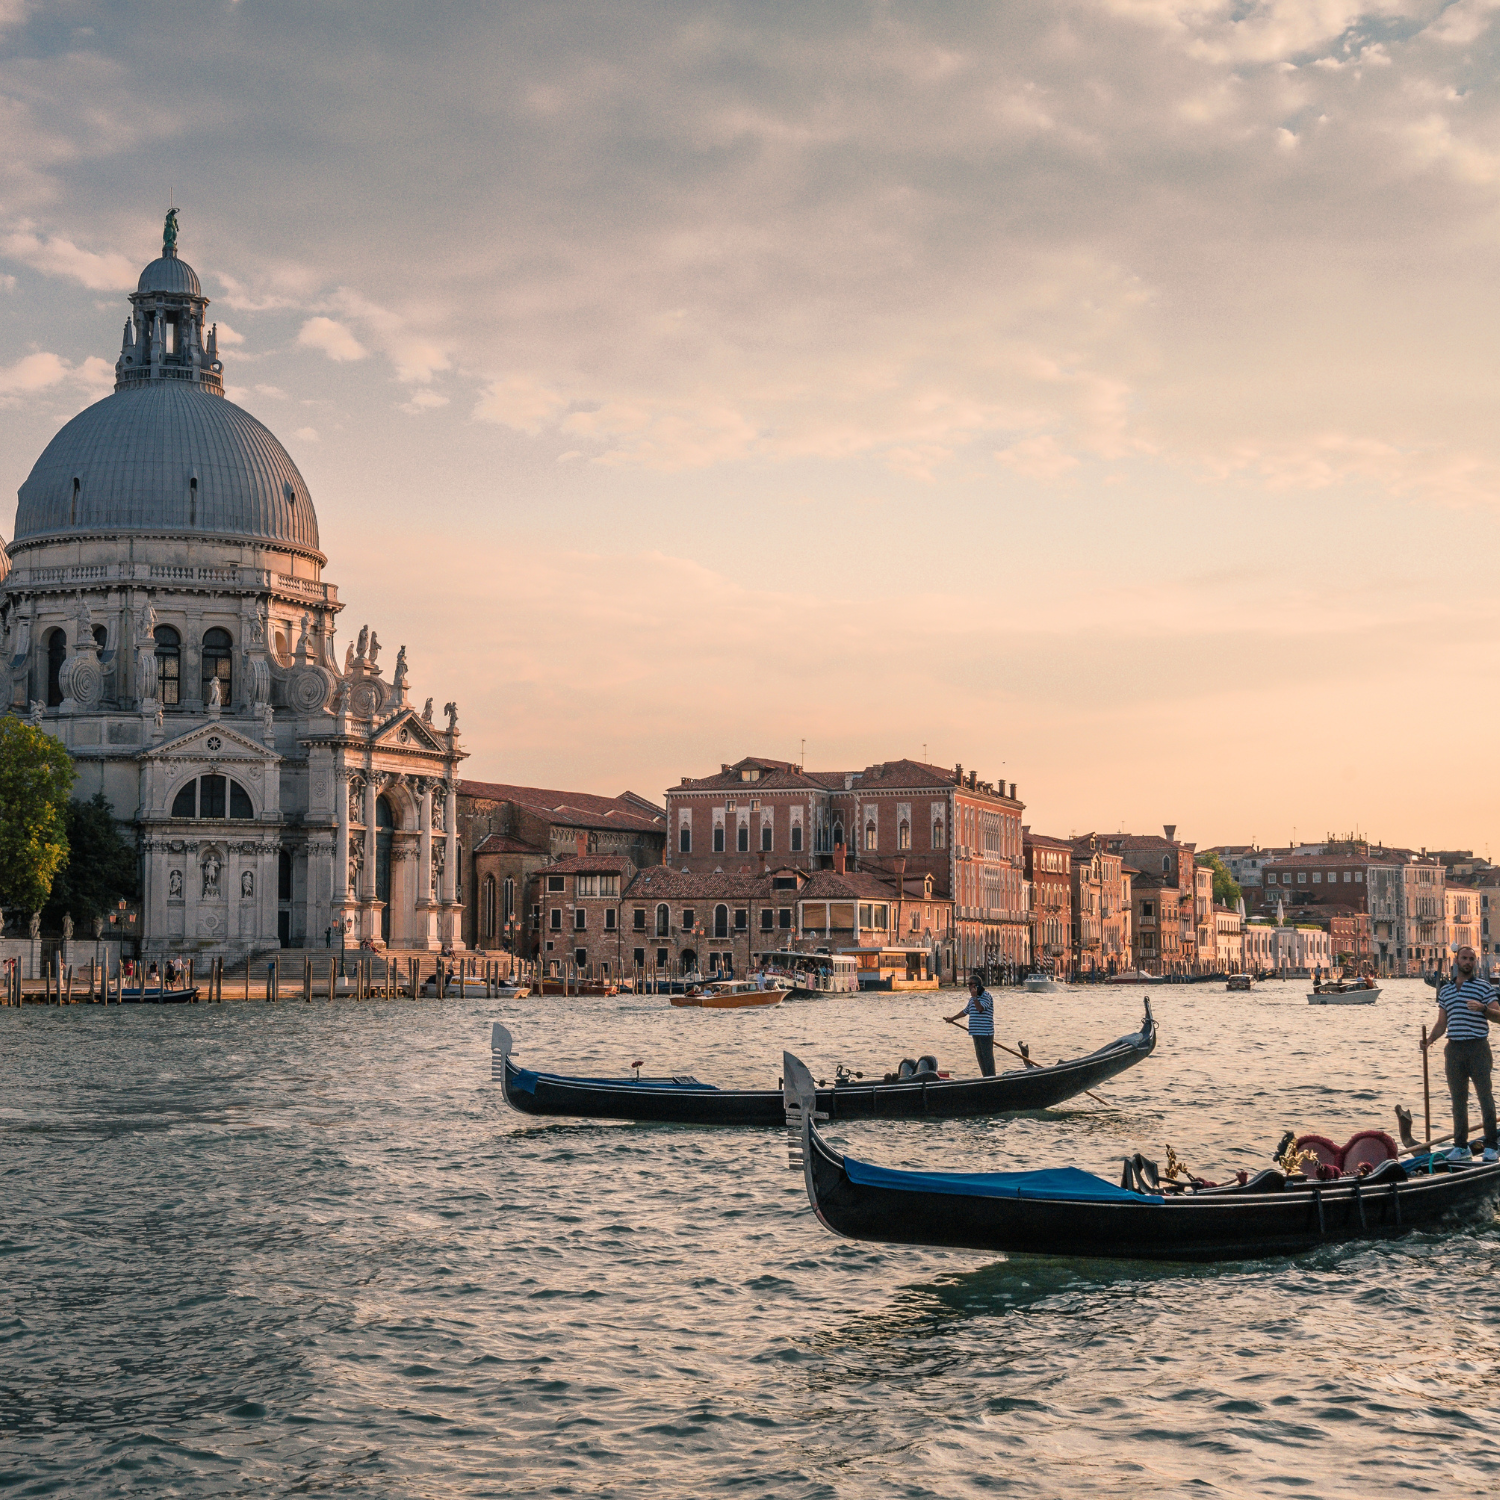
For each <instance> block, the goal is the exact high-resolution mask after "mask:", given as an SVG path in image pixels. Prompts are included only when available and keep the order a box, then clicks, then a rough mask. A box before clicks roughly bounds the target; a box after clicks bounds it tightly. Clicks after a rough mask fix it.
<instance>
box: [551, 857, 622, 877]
mask: <svg viewBox="0 0 1500 1500" xmlns="http://www.w3.org/2000/svg"><path fill="white" fill-rule="evenodd" d="M629 868H631V864H630V861H629V860H628V859H626V858H625V856H624V855H622V854H567V855H564V856H563V857H562V858H561V859H555V860H553V861H552V863H551V864H550V865H548V866H547V868H546V871H545V872H544V873H546V874H548V875H591V874H595V873H597V874H601V875H623V874H624V873H625V871H626V870H627V869H629Z"/></svg>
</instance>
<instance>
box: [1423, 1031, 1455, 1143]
mask: <svg viewBox="0 0 1500 1500" xmlns="http://www.w3.org/2000/svg"><path fill="white" fill-rule="evenodd" d="M1422 1120H1423V1122H1424V1123H1425V1124H1426V1126H1427V1149H1428V1150H1429V1151H1431V1150H1432V1084H1431V1082H1430V1081H1429V1079H1428V1076H1427V1024H1426V1022H1425V1021H1424V1022H1423V1023H1422ZM1450 1139H1451V1137H1450Z"/></svg>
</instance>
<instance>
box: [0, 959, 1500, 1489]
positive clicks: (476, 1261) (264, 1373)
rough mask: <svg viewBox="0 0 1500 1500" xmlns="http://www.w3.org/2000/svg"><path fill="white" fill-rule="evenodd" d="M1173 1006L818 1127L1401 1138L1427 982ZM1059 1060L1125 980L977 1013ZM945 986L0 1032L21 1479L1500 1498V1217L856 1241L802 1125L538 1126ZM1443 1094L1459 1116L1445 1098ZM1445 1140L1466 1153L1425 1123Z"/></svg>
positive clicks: (918, 1006)
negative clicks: (1067, 1084) (560, 1092)
mask: <svg viewBox="0 0 1500 1500" xmlns="http://www.w3.org/2000/svg"><path fill="white" fill-rule="evenodd" d="M1305 990H1306V985H1304V984H1295V983H1287V984H1275V983H1273V984H1268V985H1265V986H1262V987H1260V988H1259V989H1257V990H1256V991H1255V992H1253V993H1252V994H1250V995H1229V994H1226V993H1225V992H1224V990H1223V989H1222V988H1219V987H1215V986H1210V985H1200V986H1188V987H1171V988H1166V989H1161V990H1155V991H1153V992H1152V995H1153V1002H1154V1004H1155V1007H1156V1011H1157V1015H1158V1019H1159V1021H1160V1023H1161V1045H1160V1047H1159V1049H1158V1051H1157V1054H1156V1056H1155V1057H1154V1058H1152V1059H1151V1060H1150V1061H1148V1062H1147V1063H1145V1064H1144V1065H1142V1066H1141V1067H1139V1068H1137V1069H1136V1070H1134V1071H1133V1072H1131V1073H1128V1074H1126V1075H1125V1076H1123V1077H1121V1078H1119V1079H1117V1080H1115V1081H1114V1082H1112V1083H1110V1084H1108V1085H1107V1086H1106V1087H1105V1088H1104V1089H1103V1091H1102V1092H1103V1093H1104V1094H1105V1096H1106V1098H1107V1099H1108V1101H1109V1108H1107V1109H1102V1108H1100V1107H1099V1106H1097V1105H1094V1104H1091V1103H1088V1102H1087V1101H1083V1102H1081V1103H1080V1104H1079V1105H1078V1106H1077V1107H1065V1108H1063V1109H1059V1110H1057V1111H1053V1112H1051V1113H1049V1114H1047V1115H1044V1116H1036V1117H1028V1118H1023V1119H1015V1120H1010V1121H999V1120H993V1121H982V1122H973V1123H959V1124H954V1123H949V1124H938V1123H913V1124H877V1123H870V1124H864V1125H852V1126H836V1127H834V1130H833V1134H834V1138H835V1139H836V1140H837V1141H838V1142H839V1143H840V1144H841V1145H842V1146H843V1147H845V1148H846V1149H848V1150H850V1151H852V1152H854V1153H855V1154H858V1155H861V1156H864V1157H867V1158H869V1159H872V1160H875V1161H879V1162H885V1163H890V1164H893V1165H900V1166H914V1167H915V1166H923V1167H933V1168H949V1169H960V1168H962V1169H981V1168H990V1169H1005V1168H1010V1167H1035V1166H1048V1165H1055V1164H1062V1163H1072V1164H1077V1165H1079V1166H1082V1167H1086V1168H1091V1169H1094V1170H1097V1171H1099V1172H1101V1173H1103V1174H1104V1175H1106V1176H1111V1177H1113V1176H1115V1175H1117V1173H1118V1170H1119V1159H1120V1157H1121V1156H1122V1155H1124V1154H1125V1153H1127V1152H1129V1151H1133V1150H1136V1149H1140V1150H1143V1151H1145V1152H1146V1153H1147V1154H1149V1155H1151V1156H1154V1157H1156V1158H1158V1159H1161V1158H1163V1157H1164V1156H1165V1148H1166V1145H1167V1144H1168V1143H1169V1142H1170V1143H1171V1145H1172V1146H1173V1147H1174V1148H1175V1149H1176V1150H1177V1152H1178V1154H1179V1155H1180V1156H1181V1157H1182V1158H1183V1159H1184V1160H1185V1161H1186V1162H1187V1163H1188V1164H1189V1165H1190V1166H1192V1167H1193V1168H1194V1169H1195V1170H1197V1171H1199V1172H1202V1173H1204V1174H1206V1175H1209V1176H1214V1175H1218V1174H1220V1173H1222V1172H1227V1171H1228V1170H1229V1169H1231V1168H1233V1167H1236V1166H1243V1167H1247V1168H1255V1167H1258V1166H1261V1165H1264V1164H1266V1162H1267V1161H1268V1159H1269V1153H1270V1152H1271V1150H1272V1148H1273V1147H1274V1146H1275V1144H1276V1142H1277V1140H1278V1138H1279V1136H1280V1135H1281V1133H1282V1131H1283V1129H1285V1128H1296V1129H1298V1130H1316V1131H1319V1132H1321V1133H1323V1134H1325V1135H1329V1136H1332V1137H1334V1138H1335V1139H1336V1140H1340V1141H1342V1140H1343V1139H1345V1138H1346V1137H1347V1136H1348V1135H1349V1134H1350V1133H1352V1132H1353V1131H1354V1130H1356V1129H1359V1128H1362V1127H1368V1126H1382V1127H1385V1128H1388V1129H1389V1128H1391V1127H1392V1125H1393V1114H1392V1109H1393V1106H1394V1105H1395V1104H1396V1103H1398V1102H1401V1103H1405V1104H1406V1105H1408V1106H1409V1107H1412V1108H1413V1109H1414V1110H1415V1111H1416V1114H1417V1119H1418V1122H1419V1128H1420V1120H1421V1102H1422V1099H1421V1067H1420V1061H1419V1057H1418V1053H1417V1048H1416V1040H1417V1031H1418V1027H1419V1025H1420V1023H1421V1021H1422V1019H1424V1018H1425V1017H1426V1016H1427V1014H1428V1011H1429V1009H1430V994H1431V992H1430V991H1428V990H1426V989H1425V988H1424V987H1423V986H1422V985H1421V984H1420V983H1417V982H1403V981H1397V982H1393V983H1390V984H1388V985H1387V987H1386V989H1385V993H1384V994H1383V995H1382V996H1381V998H1380V1001H1379V1002H1378V1003H1377V1004H1376V1005H1375V1006H1372V1007H1367V1008H1359V1009H1334V1008H1318V1009H1314V1008H1311V1007H1309V1006H1308V1005H1307V1003H1306V1000H1305ZM999 1001H1000V1004H999V1013H1000V1020H999V1027H998V1031H999V1037H1000V1039H1001V1040H1002V1041H1008V1042H1009V1041H1014V1040H1015V1039H1017V1038H1024V1039H1025V1040H1026V1041H1027V1042H1028V1043H1029V1044H1030V1046H1031V1050H1032V1054H1033V1056H1034V1057H1037V1058H1039V1059H1041V1060H1042V1061H1045V1062H1051V1061H1053V1060H1054V1059H1056V1058H1058V1057H1062V1056H1064V1055H1072V1054H1076V1053H1079V1052H1082V1051H1086V1050H1089V1049H1091V1048H1093V1047H1094V1046H1096V1045H1098V1044H1100V1043H1102V1042H1105V1041H1107V1040H1109V1039H1111V1038H1113V1037H1115V1036H1118V1035H1120V1034H1122V1033H1124V1032H1127V1031H1131V1030H1134V1029H1135V1027H1136V1025H1137V1023H1138V1020H1139V1015H1140V1010H1139V1007H1140V992H1139V991H1137V990H1130V989H1087V990H1070V991H1065V992H1063V993H1061V994H1057V995H1050V996H1026V995H1022V994H1018V993H1015V992H1011V991H1005V992H1001V993H1000V995H999ZM960 1003H961V998H960V997H959V996H957V995H955V994H953V993H951V992H945V993H944V994H941V995H932V994H919V995H910V996H879V997H872V998H863V997H862V998H840V999H834V1000H826V1001H819V1002H805V1003H789V1004H786V1005H783V1006H781V1007H780V1008H779V1009H776V1010H773V1011H769V1012H762V1013H753V1012H752V1013H740V1014H735V1013H718V1014H712V1013H709V1014H705V1013H702V1012H687V1011H674V1010H672V1009H671V1008H670V1007H669V1006H668V1005H667V1004H666V1002H665V1001H664V1000H654V999H651V1000H648V999H634V998H631V997H628V996H624V997H621V998H619V999H617V1000H595V999H588V1000H580V999H562V998H556V997H553V998H547V999H540V1000H526V1001H519V1002H501V1001H464V1002H455V1001H449V1002H445V1003H441V1004H439V1003H434V1002H428V1003H413V1002H411V1001H402V1002H374V1003H368V1002H367V1003H356V1002H352V1001H339V1002H335V1003H332V1004H329V1003H327V1002H317V1003H314V1004H312V1005H307V1004H302V1003H283V1004H281V1005H279V1006H267V1005H263V1004H259V1003H250V1004H245V1003H231V1004H227V1005H222V1006H198V1007H190V1008H189V1007H181V1008H171V1009H142V1008H131V1007H127V1008H125V1009H110V1010H108V1011H105V1010H101V1009H97V1008H85V1007H73V1008H71V1009H68V1010H56V1009H53V1010H44V1009H41V1008H32V1007H28V1008H26V1009H25V1010H22V1011H19V1012H17V1011H15V1010H0V1047H3V1053H0V1056H3V1067H0V1184H3V1192H0V1204H3V1221H0V1439H3V1440H0V1486H3V1492H4V1493H5V1494H6V1495H13V1496H22V1495H42V1494H62V1495H68V1496H80V1497H94V1496H115V1495H147V1494H149V1495H182V1496H192V1497H200V1496H241V1495H244V1496H251V1495H253V1496H257V1497H261V1496H269V1495H292V1494H299V1495H300V1494H324V1493H329V1494H337V1495H369V1496H380V1497H407V1496H411V1497H419V1496H420V1497H446V1496H458V1495H463V1496H502V1495H503V1496H509V1497H519V1496H542V1495H547V1496H556V1495H579V1496H592V1497H597V1496H648V1495H649V1496H656V1495H672V1496H688V1495H693V1496H696V1495H709V1494H712V1495H744V1496H775V1497H778V1500H780V1497H787V1500H791V1497H824V1496H827V1497H833V1496H838V1497H860V1496H872V1497H873V1496H882V1497H884V1496H893V1495H894V1496H913V1497H915V1496H940V1497H944V1500H951V1497H955V1496H971V1495H973V1496H992V1495H1006V1496H1037V1497H1057V1496H1074V1495H1078V1496H1082V1495H1089V1496H1099V1495H1141V1494H1146V1493H1151V1494H1157V1495H1213V1496H1250V1495H1255V1496H1260V1495H1313V1496H1359V1497H1368V1496H1383V1495H1398V1494H1399V1495H1413V1494H1437V1495H1444V1496H1451V1495H1454V1494H1471V1493H1472V1494H1478V1493H1483V1492H1485V1491H1487V1490H1488V1489H1490V1488H1492V1487H1493V1486H1494V1484H1495V1482H1496V1478H1497V1474H1500V1435H1497V1430H1496V1427H1495V1424H1494V1422H1493V1421H1492V1419H1491V1413H1492V1411H1493V1410H1494V1407H1495V1405H1496V1394H1497V1389H1496V1375H1497V1361H1500V1234H1497V1232H1496V1226H1495V1223H1494V1222H1493V1221H1492V1219H1491V1217H1490V1215H1489V1214H1485V1215H1484V1216H1483V1218H1482V1219H1481V1220H1478V1221H1471V1222H1469V1223H1467V1224H1463V1225H1459V1226H1456V1227H1454V1228H1452V1229H1451V1230H1450V1231H1449V1232H1445V1233H1443V1234H1440V1235H1438V1234H1429V1235H1420V1236H1413V1237H1412V1238H1410V1239H1406V1240H1403V1241H1400V1242H1398V1243H1392V1244H1379V1245H1375V1246H1369V1247H1360V1248H1351V1249H1342V1250H1337V1249H1336V1250H1328V1251H1324V1252H1320V1253H1317V1254H1314V1255H1310V1256H1307V1257H1305V1258H1302V1259H1299V1260H1296V1261H1291V1262H1286V1261H1274V1262H1256V1263H1250V1264H1240V1265H1233V1266H1222V1267H1212V1268H1181V1267H1155V1268H1150V1267H1143V1266H1139V1265H1130V1264H1110V1263H1103V1262H1086V1261H1066V1260H1064V1261H1047V1260H1039V1259H1020V1258H1017V1259H1011V1260H1008V1261H1007V1260H1003V1259H1000V1258H998V1257H995V1256H986V1255H978V1254H970V1253H957V1252H946V1251H927V1250H911V1249H900V1248H891V1247H881V1246H872V1245H860V1244H854V1243H851V1242H847V1241H842V1240H838V1239H835V1238H834V1237H832V1236H831V1235H829V1234H828V1233H827V1232H826V1231H825V1230H823V1229H822V1228H821V1227H820V1226H819V1225H818V1223H817V1222H816V1220H815V1219H814V1218H813V1216H812V1214H811V1212H810V1211H809V1209H808V1206H807V1202H806V1199H805V1197H804V1195H803V1189H802V1183H801V1178H800V1175H798V1174H796V1173H793V1172H791V1171H789V1170H788V1169H787V1149H786V1138H785V1133H784V1132H781V1131H775V1130H766V1131H748V1132H737V1133H728V1132H717V1133H716V1132H712V1131H706V1130H692V1129H685V1128H664V1127H652V1126H640V1125H612V1124H606V1125H598V1124H587V1123H579V1122H569V1121H556V1122H536V1121H532V1120H529V1119H526V1118H524V1117H522V1116H519V1115H517V1114H514V1113H512V1112H511V1111H510V1110H508V1109H507V1107H506V1106H505V1105H504V1103H503V1102H502V1101H501V1098H500V1095H499V1092H498V1089H497V1087H496V1086H494V1085H492V1084H491V1082H490V1078H489V1072H490V1057H489V1048H488V1035H489V1020H490V1018H492V1017H498V1018H501V1019H503V1020H504V1021H505V1022H506V1023H507V1024H508V1025H509V1026H510V1028H511V1029H512V1031H513V1032H514V1033H515V1036H516V1040H517V1046H518V1049H519V1056H520V1058H521V1060H522V1061H523V1062H524V1063H526V1064H528V1065H531V1066H542V1067H553V1068H557V1069H562V1070H567V1071H577V1072H582V1073H603V1072H612V1073H613V1072H619V1071H622V1070H624V1069H625V1068H626V1067H627V1066H628V1065H629V1064H630V1063H632V1062H633V1061H634V1060H635V1059H637V1058H639V1059H642V1060H643V1061H644V1063H645V1066H646V1068H647V1069H648V1070H650V1071H653V1072H657V1073H669V1072H693V1073H695V1074H697V1075H698V1076H699V1077H700V1078H704V1079H709V1080H713V1081H715V1082H721V1083H743V1084H759V1085H772V1084H774V1083H775V1081H776V1077H777V1074H778V1073H779V1071H780V1069H779V1060H780V1052H781V1048H782V1047H783V1046H789V1047H791V1048H793V1049H794V1050H796V1051H798V1052H800V1053H801V1054H802V1055H803V1056H804V1057H805V1058H806V1059H807V1060H808V1062H809V1063H810V1064H811V1065H812V1066H813V1068H814V1070H815V1071H816V1072H817V1074H818V1075H819V1076H820V1077H828V1076H831V1071H832V1069H833V1067H834V1066H835V1064H836V1063H839V1062H844V1063H847V1064H849V1065H850V1066H852V1067H858V1068H861V1069H863V1070H865V1071H866V1072H869V1071H872V1070H873V1071H875V1072H883V1071H885V1070H886V1069H887V1068H890V1067H893V1066H894V1065H895V1063H896V1062H897V1061H898V1060H899V1059H900V1058H902V1057H914V1056H917V1055H918V1054H920V1053H922V1052H935V1053H937V1055H938V1057H939V1059H940V1061H941V1063H942V1064H943V1065H944V1066H945V1067H946V1066H950V1065H951V1066H956V1067H961V1068H963V1069H964V1070H966V1071H972V1066H973V1065H972V1058H971V1055H970V1054H969V1052H968V1042H967V1039H966V1038H965V1037H964V1036H962V1035H961V1034H960V1033H959V1032H957V1031H956V1030H954V1029H953V1028H952V1027H949V1026H945V1025H944V1024H943V1023H942V1021H941V1019H940V1017H941V1015H942V1013H943V1011H944V1009H947V1010H949V1011H952V1010H956V1009H957V1008H958V1006H959V1004H960ZM1437 1082H1438V1096H1439V1108H1440V1112H1441V1108H1442V1106H1441V1100H1442V1098H1443V1090H1442V1086H1441V1082H1440V1077H1439V1080H1438V1081H1437ZM1442 1128H1447V1127H1446V1124H1444V1125H1443V1127H1442Z"/></svg>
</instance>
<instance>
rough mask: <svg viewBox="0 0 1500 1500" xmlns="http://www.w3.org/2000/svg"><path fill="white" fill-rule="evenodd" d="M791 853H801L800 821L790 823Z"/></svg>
mask: <svg viewBox="0 0 1500 1500" xmlns="http://www.w3.org/2000/svg"><path fill="white" fill-rule="evenodd" d="M792 853H793V854H801V853H802V825H801V824H800V823H793V824H792Z"/></svg>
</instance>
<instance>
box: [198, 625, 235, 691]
mask: <svg viewBox="0 0 1500 1500" xmlns="http://www.w3.org/2000/svg"><path fill="white" fill-rule="evenodd" d="M215 677H217V678H218V679H219V701H220V703H222V704H223V705H224V707H225V708H228V707H229V705H230V704H231V703H232V702H233V701H234V642H233V641H232V640H231V639H230V636H229V632H228V631H227V630H220V629H218V627H217V626H216V627H215V628H214V629H213V630H205V631H204V632H203V701H204V702H205V703H207V702H208V691H209V684H210V683H211V682H212V681H213V680H214V678H215Z"/></svg>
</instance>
